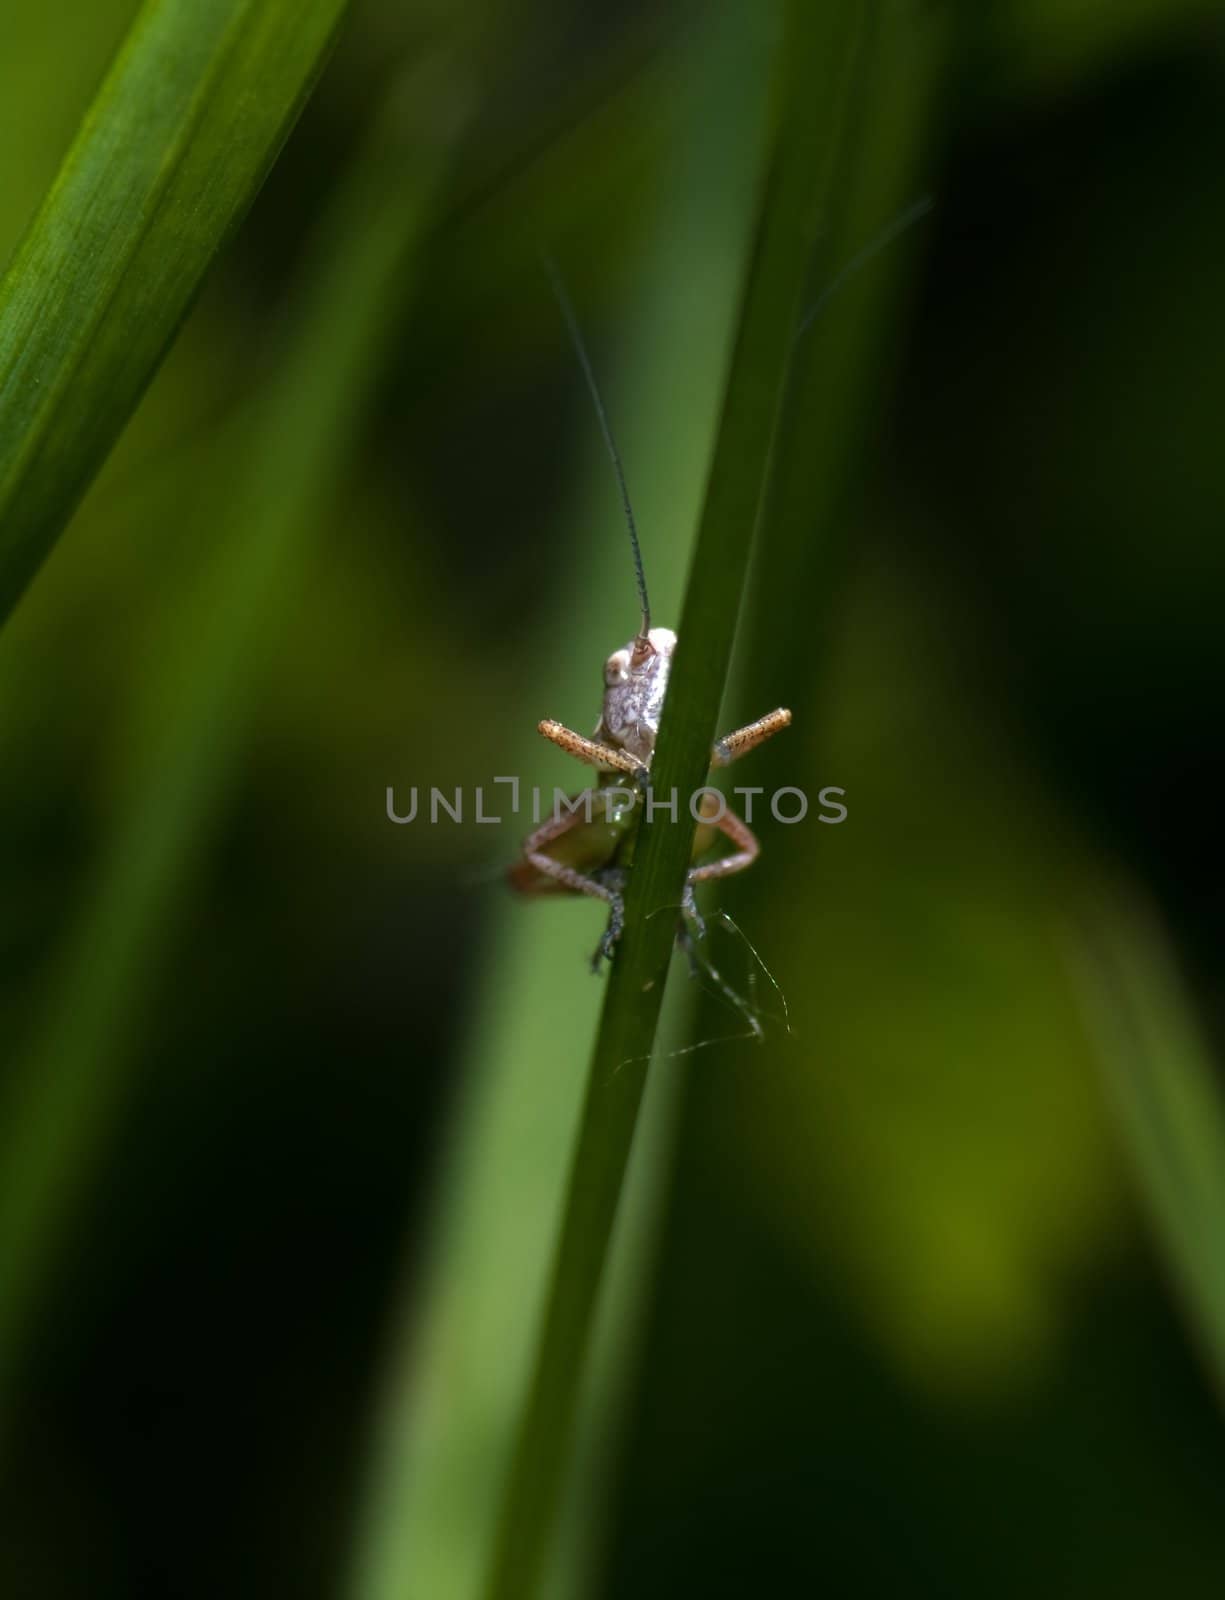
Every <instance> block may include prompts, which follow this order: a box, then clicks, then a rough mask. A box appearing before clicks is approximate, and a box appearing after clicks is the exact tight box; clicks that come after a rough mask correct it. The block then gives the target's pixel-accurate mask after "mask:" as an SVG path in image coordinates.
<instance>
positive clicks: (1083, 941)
mask: <svg viewBox="0 0 1225 1600" xmlns="http://www.w3.org/2000/svg"><path fill="white" fill-rule="evenodd" d="M1069 948H1070V953H1071V957H1072V966H1073V975H1074V977H1075V978H1076V979H1077V980H1078V988H1079V992H1080V995H1081V998H1082V1003H1083V1006H1084V1010H1085V1015H1086V1017H1087V1020H1088V1022H1089V1026H1090V1030H1091V1033H1092V1035H1093V1038H1094V1040H1095V1042H1096V1044H1097V1053H1098V1058H1099V1061H1100V1063H1101V1068H1102V1073H1103V1076H1104V1078H1105V1082H1106V1086H1107V1088H1108V1090H1109V1092H1110V1097H1111V1100H1112V1102H1113V1105H1114V1108H1115V1111H1116V1113H1117V1116H1118V1125H1119V1130H1120V1133H1121V1135H1122V1141H1123V1146H1124V1149H1125V1151H1126V1153H1127V1156H1128V1158H1129V1160H1130V1162H1131V1165H1132V1168H1133V1171H1134V1173H1135V1177H1136V1181H1137V1183H1138V1185H1139V1189H1140V1193H1141V1195H1142V1197H1143V1200H1144V1203H1145V1205H1146V1207H1147V1209H1148V1212H1149V1215H1150V1217H1151V1220H1152V1225H1153V1233H1154V1237H1155V1239H1156V1242H1157V1245H1158V1247H1159V1249H1160V1250H1161V1252H1162V1254H1163V1256H1164V1257H1165V1260H1166V1262H1167V1265H1168V1267H1169V1270H1170V1274H1171V1277H1172V1279H1173V1281H1174V1284H1175V1286H1176V1288H1177V1291H1178V1293H1179V1295H1180V1298H1181V1299H1182V1301H1183V1305H1184V1307H1185V1309H1186V1311H1187V1314H1188V1319H1189V1321H1190V1324H1191V1327H1192V1329H1193V1330H1194V1333H1195V1336H1196V1339H1197V1342H1198V1344H1199V1347H1200V1350H1201V1353H1202V1355H1203V1358H1204V1362H1205V1365H1206V1367H1207V1369H1208V1371H1209V1373H1210V1374H1211V1376H1212V1379H1213V1381H1214V1383H1215V1386H1216V1390H1217V1395H1218V1397H1219V1398H1220V1399H1221V1400H1222V1401H1223V1402H1225V1249H1223V1248H1222V1241H1225V1102H1223V1101H1222V1089H1221V1084H1220V1079H1219V1075H1218V1073H1217V1070H1216V1066H1215V1063H1214V1061H1213V1059H1212V1055H1211V1052H1210V1050H1209V1047H1208V1044H1207V1042H1206V1040H1205V1038H1204V1035H1203V1032H1202V1030H1201V1028H1200V1026H1199V1023H1198V1022H1197V1020H1196V1016H1195V1007H1194V1003H1193V1001H1192V999H1191V997H1190V995H1189V993H1188V991H1187V986H1186V983H1185V980H1184V979H1183V978H1182V976H1181V974H1180V973H1179V971H1178V966H1177V963H1176V961H1175V959H1174V955H1173V952H1172V951H1171V949H1170V947H1169V943H1168V940H1167V939H1166V936H1165V934H1164V932H1163V930H1162V928H1161V926H1160V924H1159V922H1158V921H1157V919H1156V916H1155V914H1154V913H1153V912H1152V911H1150V910H1149V909H1148V908H1147V907H1146V906H1145V905H1144V904H1143V902H1142V901H1140V900H1139V899H1138V898H1136V897H1135V896H1134V895H1131V896H1129V895H1125V894H1124V893H1122V892H1120V891H1118V890H1113V889H1112V890H1104V891H1102V892H1100V893H1099V894H1098V895H1097V896H1096V897H1095V899H1094V901H1093V902H1092V904H1091V907H1090V910H1089V917H1088V919H1087V921H1086V922H1085V924H1084V925H1083V927H1081V928H1079V929H1077V930H1076V931H1075V935H1074V937H1073V940H1072V941H1071V943H1070V946H1069Z"/></svg>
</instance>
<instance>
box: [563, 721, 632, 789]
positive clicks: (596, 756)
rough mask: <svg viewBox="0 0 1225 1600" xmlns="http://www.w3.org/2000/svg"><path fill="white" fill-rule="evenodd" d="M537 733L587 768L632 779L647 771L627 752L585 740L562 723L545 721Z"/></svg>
mask: <svg viewBox="0 0 1225 1600" xmlns="http://www.w3.org/2000/svg"><path fill="white" fill-rule="evenodd" d="M537 732H539V733H542V734H544V736H545V738H546V739H551V740H552V742H553V743H554V744H555V745H557V747H558V748H559V749H561V750H564V751H565V752H566V754H567V755H571V756H577V758H578V759H579V760H580V761H585V762H586V763H587V765H588V766H589V767H604V768H609V767H611V768H612V769H613V770H614V771H615V772H627V773H629V775H630V776H631V777H633V778H641V777H644V776H645V775H646V773H647V771H648V770H649V769H648V767H647V764H646V762H645V761H639V759H638V757H637V756H632V755H630V754H629V752H628V751H627V750H618V749H617V748H616V746H615V745H611V744H601V743H600V742H599V740H597V739H585V738H584V737H583V735H582V734H581V733H575V732H574V730H573V728H567V727H566V725H565V724H564V723H562V722H550V721H547V720H546V721H544V722H541V723H538V724H537Z"/></svg>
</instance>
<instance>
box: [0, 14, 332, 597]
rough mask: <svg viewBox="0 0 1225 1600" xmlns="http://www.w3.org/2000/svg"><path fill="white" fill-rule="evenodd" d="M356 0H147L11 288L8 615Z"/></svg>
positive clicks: (5, 412) (5, 310)
mask: <svg viewBox="0 0 1225 1600" xmlns="http://www.w3.org/2000/svg"><path fill="white" fill-rule="evenodd" d="M346 4H347V0H148V3H147V4H146V5H145V7H144V9H143V10H142V11H141V13H140V15H139V17H138V18H137V20H136V22H135V24H134V25H133V28H132V31H131V33H130V34H129V36H128V39H127V41H126V43H125V44H124V46H123V49H122V50H121V51H120V54H119V56H118V58H117V60H116V62H115V64H114V66H113V68H112V69H111V72H110V74H109V75H108V77H107V79H106V81H105V82H104V84H103V85H102V88H101V89H100V91H99V93H98V96H97V98H96V100H95V101H94V103H93V105H92V107H91V108H90V110H89V112H88V114H87V116H86V118H85V121H84V123H83V125H82V127H81V131H80V133H79V134H78V136H77V138H76V141H75V143H74V144H73V146H72V148H71V150H70V151H69V153H68V155H67V157H66V159H65V161H64V165H63V167H62V168H61V170H60V173H59V176H58V177H57V179H56V181H55V183H54V185H53V186H52V188H51V190H50V192H49V194H48V196H47V199H46V201H45V202H44V204H43V206H42V209H41V210H40V211H39V213H38V215H37V217H36V218H35V220H34V222H33V224H32V226H31V228H30V230H29V232H28V234H27V235H26V237H25V240H24V241H23V243H22V244H21V246H20V247H19V249H18V251H17V253H16V256H15V257H14V260H13V262H12V264H11V266H10V267H9V269H8V272H7V273H6V275H5V277H4V280H3V282H2V283H0V623H2V622H3V620H4V619H5V618H6V617H7V616H8V614H9V613H10V611H11V610H12V608H13V606H14V605H15V604H16V603H17V600H18V599H19V598H20V596H21V593H22V591H23V590H24V589H25V587H26V585H27V584H28V583H29V581H30V579H31V577H32V576H33V575H34V573H35V572H36V571H37V569H38V567H39V565H40V564H41V562H42V561H43V560H44V558H45V557H46V555H47V553H48V551H49V550H50V549H51V547H52V545H53V544H54V542H55V540H56V538H57V537H58V535H59V533H60V531H61V529H62V528H63V526H64V524H65V523H66V522H67V520H68V518H69V517H70V516H71V515H72V512H73V510H74V508H75V507H76V504H77V502H78V501H79V500H80V498H81V496H82V495H83V494H84V492H85V490H86V489H87V488H88V486H89V484H90V481H91V480H92V478H93V477H94V475H95V473H96V472H97V471H98V469H99V467H100V466H101V465H102V462H103V461H104V460H105V459H106V456H107V453H108V452H109V451H110V449H111V447H112V445H113V444H114V443H115V441H116V439H117V438H118V436H119V434H120V432H121V431H122V429H123V427H124V425H125V423H126V422H127V420H128V418H129V416H130V415H131V413H132V411H133V410H134V409H135V406H136V404H137V402H138V400H139V399H140V397H141V395H142V393H143V392H144V390H145V387H146V385H147V384H148V382H149V380H150V378H151V377H152V376H153V374H154V372H155V371H156V370H157V367H158V365H159V363H160V362H161V359H162V357H163V355H164V354H165V352H166V349H167V347H168V346H169V344H170V342H171V340H172V339H173V337H174V335H175V333H176V331H177V329H178V327H179V324H180V322H181V321H182V319H183V316H184V314H185V312H186V311H187V309H188V307H189V306H190V304H191V302H192V299H193V297H194V296H195V293H196V291H197V289H198V288H199V286H200V283H201V280H202V279H203V277H204V274H205V272H206V271H207V270H208V267H209V265H210V263H211V262H212V261H213V259H214V257H215V256H216V255H217V252H218V251H219V250H220V249H221V247H222V245H223V244H224V243H225V242H226V240H227V239H228V238H229V236H230V234H231V233H232V231H233V229H234V227H235V226H236V224H237V223H238V222H239V220H240V219H241V218H242V216H243V214H244V213H245V211H246V209H247V207H248V206H249V204H250V202H251V200H252V199H253V197H254V196H255V194H256V192H257V191H258V189H259V187H260V185H261V183H262V182H263V180H264V178H265V176H266V175H267V172H268V169H269V168H270V166H271V165H272V162H273V161H274V160H275V158H276V155H277V153H278V152H279V150H280V148H281V145H282V144H283V142H284V140H285V138H286V136H287V134H288V132H289V130H290V128H291V127H292V126H293V123H294V121H295V120H296V118H297V116H298V113H299V111H300V110H301V108H302V105H303V103H304V102H305V100H306V98H307V96H308V95H309V93H310V91H311V89H312V87H313V86H314V83H315V79H316V77H317V76H318V73H319V71H320V68H321V66H322V63H323V61H324V59H325V57H326V55H327V51H328V48H329V46H330V44H331V41H332V38H333V36H334V34H335V31H336V27H337V25H338V23H339V20H340V18H341V16H342V14H343V12H344V10H345V7H346Z"/></svg>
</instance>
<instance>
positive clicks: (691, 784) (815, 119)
mask: <svg viewBox="0 0 1225 1600" xmlns="http://www.w3.org/2000/svg"><path fill="white" fill-rule="evenodd" d="M868 10H869V11H870V10H871V8H868ZM785 17H786V26H785V28H784V31H783V37H782V41H781V65H780V72H779V94H780V104H779V118H778V125H777V135H776V142H775V146H774V150H773V155H772V158H771V162H770V171H769V173H768V177H767V183H766V188H765V193H764V196H763V201H762V209H761V214H760V220H759V225H758V231H757V238H756V241H755V245H754V249H753V253H752V259H751V262H750V268H749V275H748V280H747V283H746V286H745V291H744V298H743V303H742V308H741V314H740V322H739V329H738V333H737V338H736V345H735V350H734V354H733V358H732V367H731V371H730V374H729V378H728V385H727V390H726V394H725V398H724V406H723V412H722V417H721V420H720V424H719V430H718V435H717V441H716V446H715V455H714V460H713V464H712V468H711V474H710V478H709V481H708V485H707V493H706V501H705V507H704V510H703V514H702V519H701V525H700V528H699V532H698V538H697V544H696V548H695V554H694V560H693V566H692V568H691V573H690V579H689V585H688V589H687V593H686V599H685V604H684V608H683V611H682V615H681V624H680V629H679V636H680V640H681V643H680V645H679V647H678V651H677V657H676V663H675V666H674V669H673V677H672V682H671V685H670V688H669V693H668V699H667V704H666V706H665V710H664V715H663V722H662V727H661V731H660V739H659V745H658V750H657V754H656V758H655V763H654V771H653V774H652V781H653V786H654V789H655V792H656V794H657V795H659V796H660V798H661V800H667V799H668V798H669V797H670V796H671V795H672V794H673V793H675V794H677V795H679V796H680V797H681V798H680V805H679V808H678V811H679V820H678V822H677V823H676V824H675V825H672V824H668V825H664V824H662V823H661V822H660V821H658V820H657V821H656V822H655V824H654V825H653V826H652V825H650V824H647V825H644V827H643V829H642V833H641V837H640V839H639V841H638V849H637V854H636V860H635V863H634V869H633V872H632V874H631V881H630V885H629V890H628V895H627V904H626V925H625V934H624V938H623V941H622V945H621V949H620V951H619V953H618V956H617V959H616V961H615V963H614V965H613V969H612V972H611V975H610V979H609V987H608V993H607V996H606V999H605V1005H604V1011H603V1016H602V1019H601V1023H600V1030H599V1034H598V1037H597V1040H596V1045H595V1051H594V1055H593V1058H592V1062H591V1068H590V1075H589V1078H588V1086H587V1094H586V1100H585V1104H584V1109H583V1115H582V1123H581V1128H580V1132H579V1136H578V1141H577V1145H576V1148H575V1152H574V1158H573V1165H572V1169H571V1178H570V1184H569V1190H568V1197H567V1203H566V1211H565V1216H564V1219H563V1223H562V1230H561V1237H560V1240H559V1243H558V1248H557V1254H556V1257H555V1261H554V1267H553V1276H552V1282H551V1286H550V1290H549V1295H548V1300H547V1305H546V1308H545V1313H544V1322H543V1327H542V1332H541V1336H540V1341H539V1344H538V1348H537V1356H536V1366H535V1372H534V1376H533V1379H532V1383H531V1387H530V1392H529V1394H528V1396H527V1402H526V1408H525V1412H524V1418H523V1424H522V1428H521V1432H520V1436H519V1441H518V1446H517V1449H516V1453H515V1457H514V1460H513V1462H512V1466H511V1470H510V1477H509V1481H508V1485H507V1491H506V1495H505V1499H504V1502H503V1509H502V1516H501V1521H500V1526H499V1531H498V1538H497V1544H496V1548H495V1551H494V1558H493V1563H492V1566H491V1571H490V1582H489V1587H488V1591H487V1592H488V1594H489V1596H490V1600H512V1597H517V1596H527V1595H531V1594H533V1593H534V1592H535V1590H536V1587H537V1584H538V1582H539V1577H540V1572H541V1568H542V1563H543V1560H544V1555H545V1551H546V1547H547V1545H548V1541H549V1536H550V1532H551V1528H552V1523H553V1518H554V1513H555V1509H556V1505H557V1499H558V1491H559V1486H560V1482H561V1478H562V1474H563V1471H564V1468H565V1463H566V1459H567V1455H568V1452H569V1449H570V1445H571V1435H572V1429H573V1420H574V1414H575V1409H576V1404H577V1399H578V1393H579V1384H580V1380H581V1374H582V1367H583V1360H584V1356H585V1354H586V1350H587V1346H588V1343H589V1338H590V1332H591V1326H592V1319H593V1314H594V1310H595V1305H596V1300H597V1295H598V1292H599V1289H600V1284H601V1280H602V1277H603V1273H604V1266H605V1261H606V1258H607V1254H608V1245H609V1239H610V1236H611V1232H612V1227H613V1222H614V1219H615V1216H616V1211H617V1205H618V1200H619V1197H620V1192H621V1186H622V1181H623V1177H624V1173H625V1168H626V1163H627V1161H628V1158H629V1151H630V1145H631V1142H632V1139H633V1134H634V1127H635V1123H636V1120H637V1115H638V1108H639V1104H640V1102H641V1098H642V1094H643V1090H644V1087H645V1083H646V1071H647V1062H648V1060H649V1057H650V1054H651V1051H652V1047H653V1044H654V1038H655V1030H656V1026H657V1023H658V1019H659V1011H660V1006H661V1004H662V1000H663V993H664V987H665V983H666V979H667V971H668V964H669V959H670V956H671V948H672V940H673V929H674V926H675V920H676V919H675V908H676V907H677V905H678V904H679V901H680V895H681V889H682V886H683V882H684V875H685V868H686V864H687V861H688V857H689V850H690V844H691V841H692V831H693V824H692V818H691V817H690V816H689V815H688V805H687V801H688V796H689V795H690V794H691V793H693V791H694V790H695V789H696V788H697V787H698V786H699V785H700V784H701V783H702V782H703V780H704V778H705V776H706V772H707V769H708V765H709V752H710V746H711V743H712V740H713V739H714V737H715V733H716V728H715V721H716V717H717V715H718V712H719V705H720V701H721V699H722V695H723V687H724V683H725V680H726V675H727V668H728V659H729V655H730V651H731V644H732V639H733V635H734V632H735V627H736V620H737V615H738V611H739V606H740V597H741V591H742V588H743V583H744V577H745V573H746V570H747V565H748V559H749V551H750V546H751V541H752V536H753V531H754V528H755V525H756V522H757V517H758V513H759V510H760V506H761V502H762V497H763V493H764V487H765V482H766V475H767V469H768V465H769V458H770V449H771V442H772V439H773V435H774V429H775V424H776V420H777V417H778V414H779V410H780V407H781V403H782V397H783V392H784V385H785V381H786V375H787V370H788V365H789V358H790V353H791V348H792V340H793V334H794V330H795V326H796V321H797V317H798V313H799V310H800V302H801V295H802V292H803V288H804V285H805V282H806V280H807V277H808V273H809V269H810V262H811V257H812V251H813V246H814V242H815V240H816V237H817V234H818V231H819V227H820V223H821V219H822V215H823V212H824V210H825V207H826V204H827V201H828V195H829V193H830V189H831V186H832V185H833V184H834V183H835V182H836V174H837V166H838V155H839V151H840V142H841V134H842V129H843V124H844V119H845V116H846V113H847V109H848V104H849V102H850V101H851V100H853V91H854V85H855V83H856V81H857V68H858V63H859V59H860V56H861V47H862V45H863V31H864V28H865V19H866V12H865V8H862V7H859V6H853V5H831V6H828V7H823V8H817V7H811V6H805V5H802V4H799V3H797V4H794V5H790V6H788V7H787V8H786V12H785Z"/></svg>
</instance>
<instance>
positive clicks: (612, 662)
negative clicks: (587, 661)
mask: <svg viewBox="0 0 1225 1600" xmlns="http://www.w3.org/2000/svg"><path fill="white" fill-rule="evenodd" d="M628 677H629V661H628V659H627V657H626V654H625V651H624V650H618V651H616V652H615V654H613V655H611V656H609V658H608V660H607V661H606V662H605V663H604V682H605V683H606V684H607V685H608V687H609V688H610V689H611V688H613V687H614V686H615V685H616V684H618V683H624V682H625V680H626V679H627V678H628Z"/></svg>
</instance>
